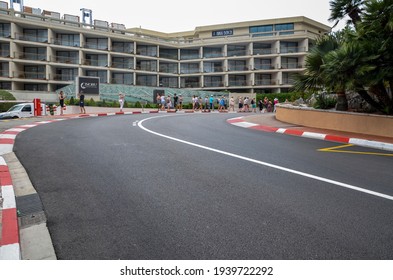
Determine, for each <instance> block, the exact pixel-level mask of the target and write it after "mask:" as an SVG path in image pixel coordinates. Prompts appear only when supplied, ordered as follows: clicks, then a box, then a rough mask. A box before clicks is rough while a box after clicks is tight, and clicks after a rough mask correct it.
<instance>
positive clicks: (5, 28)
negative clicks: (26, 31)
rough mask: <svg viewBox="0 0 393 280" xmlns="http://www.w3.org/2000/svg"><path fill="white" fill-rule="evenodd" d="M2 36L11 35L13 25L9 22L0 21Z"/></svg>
mask: <svg viewBox="0 0 393 280" xmlns="http://www.w3.org/2000/svg"><path fill="white" fill-rule="evenodd" d="M0 37H5V38H8V37H11V25H10V24H9V23H0Z"/></svg>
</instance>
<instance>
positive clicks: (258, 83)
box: [254, 79, 277, 86]
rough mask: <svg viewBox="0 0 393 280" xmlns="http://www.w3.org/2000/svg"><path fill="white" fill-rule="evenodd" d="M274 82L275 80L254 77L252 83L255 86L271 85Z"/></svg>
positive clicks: (275, 82)
mask: <svg viewBox="0 0 393 280" xmlns="http://www.w3.org/2000/svg"><path fill="white" fill-rule="evenodd" d="M276 84H277V80H273V79H256V80H255V83H254V85H255V86H272V85H276Z"/></svg>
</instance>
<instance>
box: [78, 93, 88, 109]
mask: <svg viewBox="0 0 393 280" xmlns="http://www.w3.org/2000/svg"><path fill="white" fill-rule="evenodd" d="M78 96H79V108H80V110H81V114H86V109H85V95H84V93H83V91H81V92H80V93H79V94H78Z"/></svg>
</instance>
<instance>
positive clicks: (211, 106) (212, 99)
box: [209, 94, 214, 111]
mask: <svg viewBox="0 0 393 280" xmlns="http://www.w3.org/2000/svg"><path fill="white" fill-rule="evenodd" d="M209 104H210V110H212V111H214V97H213V94H212V95H210V98H209Z"/></svg>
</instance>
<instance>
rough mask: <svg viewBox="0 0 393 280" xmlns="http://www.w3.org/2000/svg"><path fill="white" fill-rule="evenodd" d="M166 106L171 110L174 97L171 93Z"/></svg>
mask: <svg viewBox="0 0 393 280" xmlns="http://www.w3.org/2000/svg"><path fill="white" fill-rule="evenodd" d="M166 108H167V111H169V110H170V109H171V108H172V98H171V96H170V95H168V97H167V99H166Z"/></svg>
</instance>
